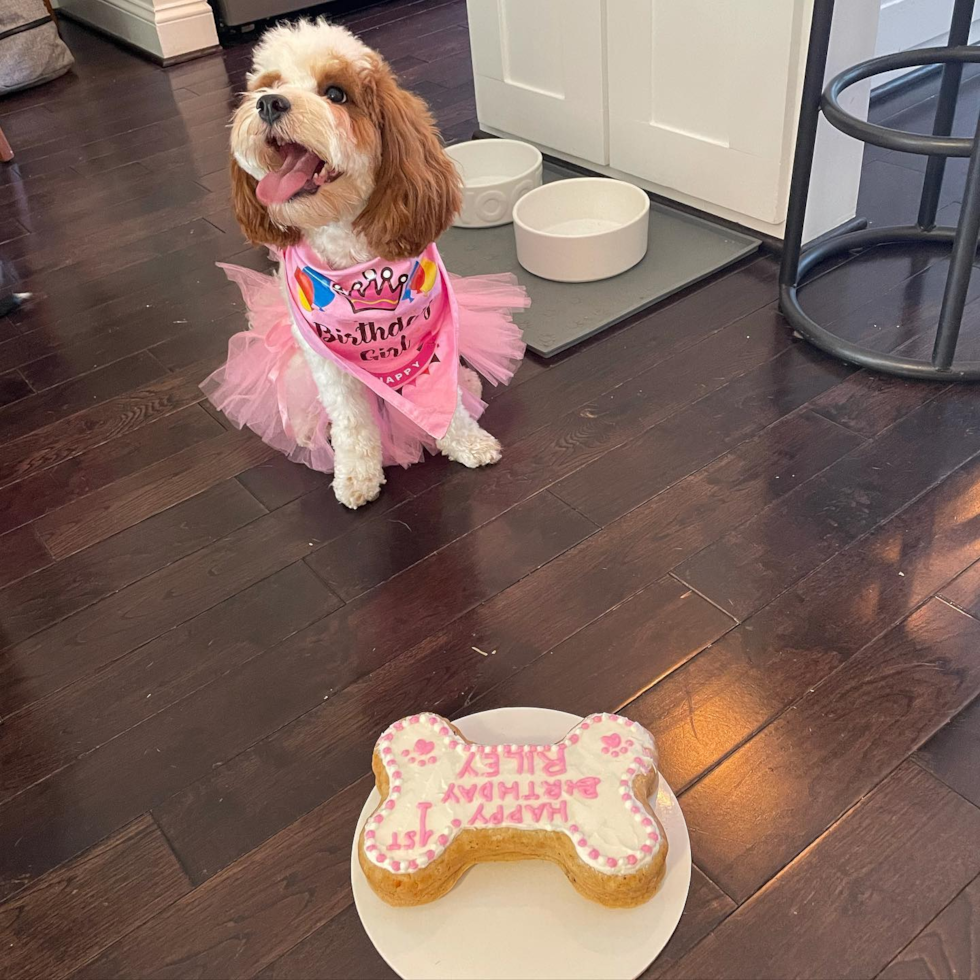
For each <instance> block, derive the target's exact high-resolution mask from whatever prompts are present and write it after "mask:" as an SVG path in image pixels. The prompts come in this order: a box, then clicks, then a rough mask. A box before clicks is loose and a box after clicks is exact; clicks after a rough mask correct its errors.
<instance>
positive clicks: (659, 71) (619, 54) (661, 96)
mask: <svg viewBox="0 0 980 980" xmlns="http://www.w3.org/2000/svg"><path fill="white" fill-rule="evenodd" d="M808 7H809V5H808V4H807V3H805V0H752V2H751V3H744V2H741V0H685V2H684V3H682V4H681V3H678V2H677V0H622V2H618V0H617V2H612V3H610V4H609V5H608V9H607V15H608V22H607V30H608V35H607V48H608V55H607V56H608V65H609V72H608V74H609V149H610V164H611V165H612V166H613V167H616V168H617V169H619V170H623V171H626V172H628V173H633V174H636V175H638V176H640V177H643V178H645V179H647V180H650V181H653V182H655V183H657V184H660V185H663V186H664V187H666V188H672V189H674V190H677V191H680V192H681V193H683V194H687V195H691V196H693V197H697V198H700V199H702V200H704V201H709V202H712V203H715V204H718V205H720V206H723V207H725V208H728V209H731V210H733V211H738V212H741V213H743V214H746V215H752V216H753V217H756V218H758V219H760V220H762V221H778V220H779V219H780V217H781V215H780V214H779V210H780V203H781V202H780V186H781V183H782V181H781V175H782V170H783V168H784V166H785V158H786V152H785V151H786V146H787V140H788V139H791V138H792V133H791V129H792V123H793V119H794V118H795V101H796V99H797V95H796V89H797V77H796V76H797V72H798V65H799V56H800V39H801V34H805V33H806V32H805V31H803V30H802V21H803V16H804V13H805V11H804V8H808Z"/></svg>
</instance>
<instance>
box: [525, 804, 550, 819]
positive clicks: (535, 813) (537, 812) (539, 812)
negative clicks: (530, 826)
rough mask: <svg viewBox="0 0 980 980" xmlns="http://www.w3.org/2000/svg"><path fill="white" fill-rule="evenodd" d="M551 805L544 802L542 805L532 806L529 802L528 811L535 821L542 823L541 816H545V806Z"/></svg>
mask: <svg viewBox="0 0 980 980" xmlns="http://www.w3.org/2000/svg"><path fill="white" fill-rule="evenodd" d="M547 806H550V804H548V803H542V804H541V805H540V806H531V805H530V804H528V807H527V812H528V813H530V814H531V819H532V820H533V821H534V822H535V823H541V818H542V817H543V816H544V811H545V807H547Z"/></svg>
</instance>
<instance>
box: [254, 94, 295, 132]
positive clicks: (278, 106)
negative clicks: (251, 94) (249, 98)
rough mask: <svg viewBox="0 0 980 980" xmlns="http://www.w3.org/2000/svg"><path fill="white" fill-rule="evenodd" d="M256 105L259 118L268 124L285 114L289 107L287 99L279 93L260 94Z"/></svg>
mask: <svg viewBox="0 0 980 980" xmlns="http://www.w3.org/2000/svg"><path fill="white" fill-rule="evenodd" d="M256 105H257V106H258V110H259V118H260V119H261V120H262V122H264V123H267V124H268V125H269V126H271V125H272V124H273V123H274V122H275V121H276V120H277V119H281V118H282V117H283V116H284V115H286V113H287V112H289V109H290V105H289V99H286V98H283V96H281V95H260V96H259V99H258V102H257V103H256Z"/></svg>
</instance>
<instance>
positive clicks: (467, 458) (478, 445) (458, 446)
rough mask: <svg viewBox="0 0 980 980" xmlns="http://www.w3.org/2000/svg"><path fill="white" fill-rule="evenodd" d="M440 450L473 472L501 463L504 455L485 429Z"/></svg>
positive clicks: (478, 430)
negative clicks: (482, 467) (481, 467)
mask: <svg viewBox="0 0 980 980" xmlns="http://www.w3.org/2000/svg"><path fill="white" fill-rule="evenodd" d="M440 449H441V450H442V454H443V456H448V457H449V458H450V459H451V460H453V462H456V463H462V464H463V466H468V467H469V468H470V469H473V470H475V469H477V468H479V467H480V466H492V465H493V464H494V463H499V462H500V457H501V456H502V455H503V450H502V449H501V448H500V443H499V442H498V441H497V440H496V439H494V437H493V436H492V435H490V433H489V432H484V430H483V429H477V430H476V432H474V433H473V434H472V435H470V434H467V435H466V436H465V437H464V438H462V439H459V440H458V441H455V442H453V443H452V444H450V445H442V446H440Z"/></svg>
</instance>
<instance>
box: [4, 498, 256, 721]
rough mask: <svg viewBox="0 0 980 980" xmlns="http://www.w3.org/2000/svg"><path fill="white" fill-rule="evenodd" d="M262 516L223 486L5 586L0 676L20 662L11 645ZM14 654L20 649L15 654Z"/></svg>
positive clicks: (10, 690) (8, 694)
mask: <svg viewBox="0 0 980 980" xmlns="http://www.w3.org/2000/svg"><path fill="white" fill-rule="evenodd" d="M263 513H265V509H264V508H263V507H262V505H261V504H260V503H259V502H258V501H257V500H256V499H255V498H254V497H252V496H251V495H250V494H249V493H247V492H246V491H245V490H244V489H243V488H242V487H241V486H239V485H238V484H237V483H235V482H234V481H228V482H226V483H224V484H219V485H218V486H216V487H214V488H213V489H211V490H208V491H206V492H205V493H203V494H200V495H199V496H197V497H194V498H192V499H191V500H188V501H187V502H186V503H184V504H181V505H179V506H177V507H173V508H171V509H170V510H168V511H165V512H164V513H162V514H158V515H157V516H156V517H152V518H150V519H149V520H147V521H144V522H143V523H142V524H141V525H140V526H138V527H134V528H130V529H129V530H127V531H123V532H122V533H121V534H117V535H116V536H115V537H112V538H109V539H108V540H107V541H103V542H101V543H100V544H98V545H95V546H94V547H92V548H89V549H88V551H85V552H83V553H81V554H78V555H74V556H72V557H71V558H69V559H67V560H66V561H62V562H59V563H58V564H57V565H52V566H51V567H50V568H46V569H42V570H41V571H39V572H35V573H34V574H33V575H30V576H28V577H27V578H24V579H21V580H20V581H19V582H16V583H14V584H13V585H8V586H7V587H6V588H5V589H3V590H0V618H2V620H3V631H4V639H5V646H7V648H8V651H9V654H10V655H9V657H7V658H6V661H7V662H6V664H4V665H3V666H0V675H6V674H7V671H8V670H14V665H15V664H17V663H19V662H20V654H19V653H15V652H14V651H15V650H16V649H17V648H16V647H15V644H20V643H22V641H24V640H26V639H27V638H28V637H30V636H32V635H33V634H34V633H37V632H38V631H40V630H42V629H44V628H45V627H47V626H51V625H53V624H54V623H56V622H58V620H61V619H63V618H64V617H66V616H70V615H71V614H72V613H74V612H78V611H79V610H81V609H84V608H85V607H86V606H89V605H91V604H92V603H93V602H97V601H98V600H99V599H102V598H104V597H105V596H108V595H110V594H112V593H114V592H117V591H118V590H119V589H122V588H124V587H125V586H127V585H129V584H130V583H132V582H136V581H137V580H139V579H141V578H143V577H144V576H146V575H148V574H150V573H151V572H153V571H155V570H156V569H158V568H162V567H163V566H165V565H167V564H169V563H170V562H173V561H176V560H177V559H178V558H181V557H183V556H184V555H186V554H188V553H190V552H193V551H196V550H197V549H198V548H201V547H203V546H204V545H206V544H208V543H209V542H212V541H215V540H217V539H218V538H221V537H222V536H223V535H225V534H227V533H229V532H230V531H232V530H234V529H235V528H237V527H241V526H242V525H243V524H247V523H248V522H249V521H251V520H253V519H254V518H256V517H258V516H259V515H260V514H263ZM92 639H93V640H95V639H96V638H95V637H93V638H92ZM98 639H99V640H101V637H99V638H98ZM21 652H26V650H25V649H24V648H21ZM63 654H64V650H63V649H62V656H63ZM21 686H22V680H14V678H13V677H11V678H10V679H9V682H8V686H7V689H6V690H5V691H4V692H3V694H2V695H0V701H2V703H3V709H5V710H4V711H3V713H6V711H7V710H9V709H10V707H11V704H12V702H13V701H14V700H15V698H16V695H15V694H14V691H15V690H17V689H19V688H20V687H21Z"/></svg>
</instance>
